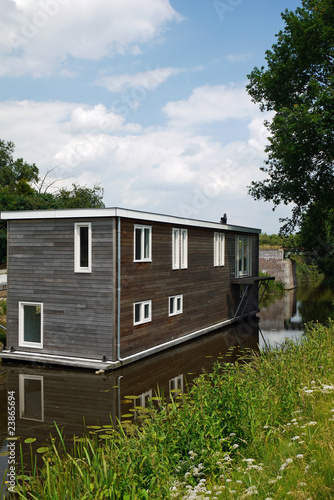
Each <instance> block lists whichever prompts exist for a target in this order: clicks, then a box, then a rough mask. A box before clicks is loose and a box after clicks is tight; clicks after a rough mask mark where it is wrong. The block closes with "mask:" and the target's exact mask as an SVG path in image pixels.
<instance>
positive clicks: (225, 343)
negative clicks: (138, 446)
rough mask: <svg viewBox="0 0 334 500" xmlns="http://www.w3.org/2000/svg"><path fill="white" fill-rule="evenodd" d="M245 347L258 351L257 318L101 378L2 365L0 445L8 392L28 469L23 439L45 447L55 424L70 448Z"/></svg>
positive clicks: (232, 357) (230, 359) (55, 369)
mask: <svg viewBox="0 0 334 500" xmlns="http://www.w3.org/2000/svg"><path fill="white" fill-rule="evenodd" d="M246 348H247V349H252V350H255V351H258V322H257V320H256V318H253V322H252V323H248V322H242V323H239V324H237V323H236V324H234V325H232V326H230V327H228V328H224V329H221V330H217V331H216V332H213V333H211V334H209V335H205V336H203V337H200V338H198V339H196V340H194V341H192V342H187V343H186V344H183V345H182V346H178V347H176V348H173V349H170V350H168V351H165V352H161V353H159V354H156V355H154V356H151V357H149V358H146V359H143V360H141V361H138V362H136V363H133V364H131V365H127V366H125V367H123V368H120V369H118V370H114V371H110V372H105V373H103V374H102V375H95V373H94V372H92V371H88V370H87V371H86V370H77V369H64V368H60V367H50V366H39V367H36V366H32V365H22V364H18V363H15V362H11V363H9V362H8V361H7V362H6V364H4V365H3V366H2V370H3V380H4V384H3V388H4V397H5V399H4V401H5V404H3V405H1V407H0V445H1V438H2V443H3V444H4V445H5V441H4V439H5V437H6V435H7V419H6V417H7V413H6V409H7V404H6V399H7V391H15V395H16V433H17V435H18V436H19V437H20V443H21V444H22V446H23V450H24V452H25V453H26V455H27V467H29V463H30V456H29V455H30V452H29V446H28V445H27V444H25V443H24V440H25V439H27V438H31V437H36V438H37V441H36V442H35V443H33V444H32V447H33V449H34V450H36V449H37V448H39V447H41V446H45V445H48V444H50V433H51V432H52V433H53V434H54V435H55V434H56V433H55V427H54V422H56V423H57V425H58V427H60V428H62V429H63V432H64V434H65V436H66V440H67V444H68V447H69V448H70V447H71V443H72V439H73V438H72V437H73V435H74V434H75V435H80V434H82V433H83V432H84V431H85V424H86V425H87V426H89V425H108V424H110V423H111V422H112V423H113V425H114V426H117V423H118V422H119V421H121V420H122V415H128V414H129V410H130V408H131V409H133V408H134V407H135V406H146V405H147V404H148V400H149V399H150V398H152V396H154V395H155V393H156V392H157V389H158V388H159V392H160V394H164V395H165V397H166V398H167V399H168V397H169V395H170V392H171V391H177V390H181V391H183V390H186V388H187V385H189V384H191V383H192V381H193V379H194V377H196V376H197V375H199V374H200V373H201V372H203V370H205V371H210V370H211V369H212V366H213V365H214V363H215V362H216V360H217V359H219V360H220V361H223V362H233V361H235V359H236V358H237V357H239V356H240V355H241V354H244V353H245V349H246ZM127 396H131V397H127ZM126 418H128V417H126ZM17 449H19V444H17ZM41 464H42V459H41V458H40V461H39V465H41ZM1 466H2V473H1V470H0V484H1V480H2V476H3V471H4V466H3V464H1ZM6 466H7V464H6ZM17 467H18V468H19V464H17ZM18 473H19V470H18Z"/></svg>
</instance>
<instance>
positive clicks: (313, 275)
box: [290, 255, 325, 286]
mask: <svg viewBox="0 0 334 500" xmlns="http://www.w3.org/2000/svg"><path fill="white" fill-rule="evenodd" d="M290 258H291V259H292V260H294V261H295V262H296V274H297V285H298V286H305V285H312V286H319V285H321V283H322V282H323V281H324V279H325V276H324V274H322V273H321V272H320V271H319V269H318V267H317V266H316V265H315V264H314V263H312V262H309V261H308V259H307V258H306V257H305V256H303V255H291V257H290Z"/></svg>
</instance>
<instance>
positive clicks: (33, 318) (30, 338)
mask: <svg viewBox="0 0 334 500" xmlns="http://www.w3.org/2000/svg"><path fill="white" fill-rule="evenodd" d="M19 345H20V346H24V347H37V348H42V347H43V304H41V303H36V302H20V303H19Z"/></svg>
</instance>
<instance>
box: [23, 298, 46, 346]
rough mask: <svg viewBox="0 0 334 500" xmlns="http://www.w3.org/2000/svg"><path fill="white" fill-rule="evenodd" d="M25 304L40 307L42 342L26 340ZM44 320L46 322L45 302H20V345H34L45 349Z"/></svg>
mask: <svg viewBox="0 0 334 500" xmlns="http://www.w3.org/2000/svg"><path fill="white" fill-rule="evenodd" d="M25 306H36V307H40V308H41V310H40V315H41V316H40V342H30V341H28V340H24V334H25V332H24V319H25V316H24V308H25ZM43 322H44V312H43V302H25V301H23V302H19V346H20V347H32V348H34V349H43V333H44V332H43Z"/></svg>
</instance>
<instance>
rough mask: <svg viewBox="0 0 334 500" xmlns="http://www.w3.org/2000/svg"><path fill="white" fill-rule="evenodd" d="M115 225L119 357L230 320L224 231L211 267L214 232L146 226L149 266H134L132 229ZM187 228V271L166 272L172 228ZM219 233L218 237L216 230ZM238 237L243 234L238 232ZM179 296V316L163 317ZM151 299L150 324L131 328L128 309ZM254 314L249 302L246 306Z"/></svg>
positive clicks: (233, 304) (230, 257) (233, 290)
mask: <svg viewBox="0 0 334 500" xmlns="http://www.w3.org/2000/svg"><path fill="white" fill-rule="evenodd" d="M140 223H141V222H140V221H134V220H131V219H122V223H121V253H122V259H121V356H122V357H125V356H128V355H131V354H134V353H136V352H140V351H142V350H145V349H148V348H150V347H153V346H156V345H159V344H161V343H164V342H167V341H170V340H173V339H176V338H179V337H182V336H184V335H186V334H188V333H191V332H194V331H197V330H200V329H202V328H206V327H209V326H210V325H214V324H217V323H219V322H221V321H224V320H227V319H230V318H233V316H234V313H235V311H236V308H237V305H238V303H239V300H240V298H239V293H240V291H239V287H238V286H236V285H232V284H231V281H232V279H233V278H234V277H235V236H236V234H237V233H235V232H232V231H226V232H225V266H222V267H214V254H213V252H214V232H215V231H217V230H214V229H208V228H197V227H190V226H188V227H187V226H174V225H173V224H169V223H157V222H155V223H151V224H150V223H148V222H146V221H143V222H142V224H143V225H151V226H152V262H134V258H133V256H134V225H135V224H140ZM173 227H179V228H182V227H184V228H186V229H188V268H187V269H179V270H173V269H172V228H173ZM222 232H224V231H223V230H222ZM243 234H244V233H243ZM250 236H251V237H252V245H253V252H252V259H253V275H257V272H258V263H257V261H256V258H257V246H258V235H257V234H256V235H252V234H250ZM179 294H183V314H179V315H176V316H172V317H169V316H168V298H169V297H170V296H173V295H179ZM145 300H152V321H151V322H150V323H144V324H142V325H137V326H133V304H134V303H135V302H139V301H145ZM251 307H252V310H253V311H254V303H252V304H251Z"/></svg>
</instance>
